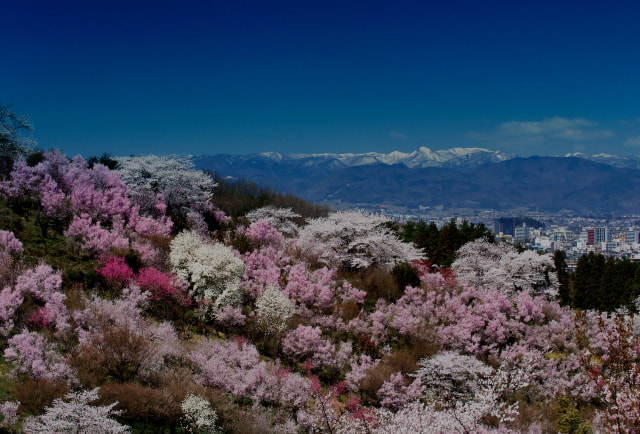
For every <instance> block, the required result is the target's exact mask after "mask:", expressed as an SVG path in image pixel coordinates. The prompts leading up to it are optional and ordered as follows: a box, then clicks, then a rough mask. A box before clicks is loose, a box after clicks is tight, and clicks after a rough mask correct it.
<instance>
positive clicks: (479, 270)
mask: <svg viewBox="0 0 640 434" xmlns="http://www.w3.org/2000/svg"><path fill="white" fill-rule="evenodd" d="M457 255H458V258H457V259H456V260H455V262H454V263H453V265H452V268H453V270H454V272H455V274H456V276H457V279H458V281H459V282H460V283H461V284H463V285H468V286H476V287H478V288H481V289H487V288H491V287H494V288H497V289H499V290H500V291H502V292H504V293H505V294H513V293H514V292H517V291H529V292H531V293H532V294H547V295H549V296H555V295H556V294H557V291H558V276H557V274H556V273H555V271H553V267H554V264H553V258H552V257H551V255H550V254H544V255H539V254H537V253H535V252H533V251H530V250H526V251H524V252H522V253H518V252H517V251H516V250H515V248H514V247H513V246H510V245H508V244H505V243H502V244H494V243H491V242H489V241H487V240H485V239H478V240H475V241H472V242H470V243H467V244H465V245H464V246H462V247H461V248H460V249H459V250H458V253H457Z"/></svg>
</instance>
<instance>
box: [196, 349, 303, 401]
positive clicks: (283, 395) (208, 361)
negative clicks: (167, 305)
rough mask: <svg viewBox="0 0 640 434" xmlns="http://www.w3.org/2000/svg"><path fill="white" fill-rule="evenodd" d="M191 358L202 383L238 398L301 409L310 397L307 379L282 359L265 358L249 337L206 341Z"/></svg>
mask: <svg viewBox="0 0 640 434" xmlns="http://www.w3.org/2000/svg"><path fill="white" fill-rule="evenodd" d="M189 359H190V360H191V362H192V363H193V365H194V366H195V368H196V369H197V371H198V372H199V375H200V381H201V382H202V384H204V385H206V386H213V387H219V388H221V389H223V390H225V391H226V392H228V393H230V394H231V395H233V396H234V397H236V398H249V399H252V400H253V401H254V402H256V403H261V402H263V401H269V402H273V403H277V404H278V405H281V406H283V407H285V408H290V409H297V408H301V407H302V406H304V405H305V404H306V402H307V401H308V399H309V392H308V390H309V386H308V380H307V379H305V378H303V377H302V376H301V375H299V374H296V373H291V372H289V371H288V370H285V369H282V368H281V367H280V365H279V363H278V362H267V361H265V360H261V359H260V355H259V353H258V351H257V349H256V347H255V346H253V345H252V344H250V343H248V342H247V341H246V340H243V339H237V340H235V341H227V342H214V341H206V342H204V343H202V344H200V345H199V346H198V349H197V350H195V351H192V352H191V353H190V354H189Z"/></svg>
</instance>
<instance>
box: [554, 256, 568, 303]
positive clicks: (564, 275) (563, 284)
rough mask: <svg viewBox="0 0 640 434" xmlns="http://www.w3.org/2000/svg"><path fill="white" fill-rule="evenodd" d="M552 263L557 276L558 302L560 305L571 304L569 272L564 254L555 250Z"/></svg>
mask: <svg viewBox="0 0 640 434" xmlns="http://www.w3.org/2000/svg"><path fill="white" fill-rule="evenodd" d="M553 263H554V266H555V269H556V273H557V274H558V284H559V288H558V301H559V302H560V304H561V305H567V304H570V303H571V287H570V285H569V272H568V271H567V261H566V260H565V256H564V252H563V251H562V250H556V251H555V253H554V254H553Z"/></svg>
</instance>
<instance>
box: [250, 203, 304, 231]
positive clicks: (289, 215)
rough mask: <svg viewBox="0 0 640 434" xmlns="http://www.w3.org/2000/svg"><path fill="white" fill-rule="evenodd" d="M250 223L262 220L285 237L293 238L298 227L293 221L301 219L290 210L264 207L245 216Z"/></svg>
mask: <svg viewBox="0 0 640 434" xmlns="http://www.w3.org/2000/svg"><path fill="white" fill-rule="evenodd" d="M246 217H247V218H248V219H249V221H250V222H251V223H255V222H257V221H260V220H263V221H264V222H266V223H267V224H268V225H269V226H271V227H272V228H275V229H276V230H277V231H278V232H281V233H283V234H285V235H289V236H295V235H297V233H298V229H299V228H298V225H297V224H296V223H295V220H298V219H301V218H302V217H301V216H300V214H296V213H295V212H293V211H292V210H291V208H276V207H274V206H265V207H262V208H258V209H254V210H253V211H250V212H249V213H247V216H246Z"/></svg>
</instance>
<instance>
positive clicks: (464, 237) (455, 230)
mask: <svg viewBox="0 0 640 434" xmlns="http://www.w3.org/2000/svg"><path fill="white" fill-rule="evenodd" d="M401 237H402V239H403V240H404V241H406V242H412V243H415V246H416V247H418V248H419V249H422V250H423V251H424V253H425V254H426V255H427V258H429V262H431V263H432V264H434V265H438V266H439V267H442V268H446V267H450V266H451V264H452V263H453V261H455V259H456V252H457V251H458V249H459V248H460V247H462V246H463V245H464V244H466V243H468V242H470V241H474V240H476V239H478V238H486V239H488V240H490V241H491V242H493V241H494V236H493V233H491V231H490V230H489V229H487V227H486V226H485V225H484V224H483V223H478V224H474V223H468V222H467V221H464V222H463V223H462V225H457V224H456V222H455V220H451V222H449V224H448V225H445V226H442V228H438V226H437V225H436V224H435V223H434V222H431V223H430V224H427V223H426V222H425V221H424V220H419V221H418V222H413V221H409V222H407V223H405V224H404V227H403V230H402V233H401Z"/></svg>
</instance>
